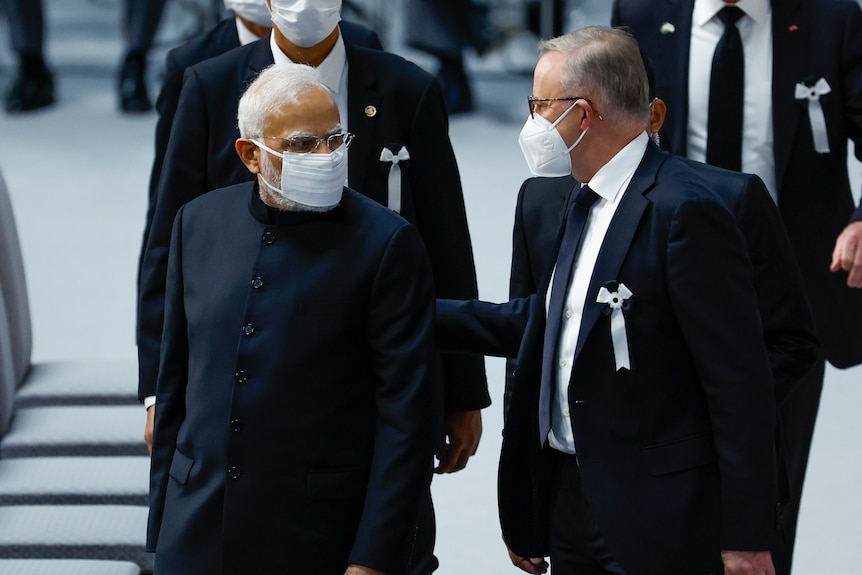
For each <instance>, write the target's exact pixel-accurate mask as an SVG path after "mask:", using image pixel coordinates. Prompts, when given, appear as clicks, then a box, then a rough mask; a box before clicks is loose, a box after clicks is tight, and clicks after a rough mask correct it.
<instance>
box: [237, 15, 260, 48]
mask: <svg viewBox="0 0 862 575" xmlns="http://www.w3.org/2000/svg"><path fill="white" fill-rule="evenodd" d="M234 21H235V22H236V35H237V37H238V38H239V45H240V46H245V45H246V44H251V43H252V42H257V41H258V40H260V37H259V36H258V35H257V34H255V33H254V32H252V31H251V30H249V29H248V27H246V25H245V24H243V23H242V20H240V19H239V17H236V18H234Z"/></svg>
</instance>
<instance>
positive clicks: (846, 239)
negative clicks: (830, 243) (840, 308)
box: [829, 221, 862, 288]
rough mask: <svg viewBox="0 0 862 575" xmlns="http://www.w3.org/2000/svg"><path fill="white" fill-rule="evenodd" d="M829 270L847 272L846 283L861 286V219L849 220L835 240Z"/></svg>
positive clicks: (855, 286)
mask: <svg viewBox="0 0 862 575" xmlns="http://www.w3.org/2000/svg"><path fill="white" fill-rule="evenodd" d="M829 270H830V271H833V272H837V271H838V270H844V271H846V272H847V285H848V286H850V287H854V288H862V221H860V222H851V223H850V224H848V225H847V227H846V228H844V231H843V232H841V235H840V236H838V239H837V240H835V249H833V250H832V265H830V266H829Z"/></svg>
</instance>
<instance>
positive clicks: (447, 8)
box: [405, 0, 478, 114]
mask: <svg viewBox="0 0 862 575" xmlns="http://www.w3.org/2000/svg"><path fill="white" fill-rule="evenodd" d="M405 14H406V18H407V20H406V25H405V38H406V39H407V45H408V46H410V47H411V48H415V49H417V50H421V51H423V52H426V53H428V54H431V55H432V56H434V57H435V58H436V59H437V61H438V62H439V69H438V70H437V79H438V80H439V81H440V86H441V87H442V88H443V97H444V98H445V100H446V109H447V110H448V112H449V114H458V113H461V112H469V111H471V110H472V109H473V94H472V92H471V90H470V81H469V78H468V77H467V72H466V70H465V69H464V49H465V48H467V47H472V46H473V45H474V38H473V34H474V28H475V26H474V19H475V18H476V16H477V14H478V13H477V7H476V6H475V5H474V3H473V2H463V1H461V0H407V2H406V4H405Z"/></svg>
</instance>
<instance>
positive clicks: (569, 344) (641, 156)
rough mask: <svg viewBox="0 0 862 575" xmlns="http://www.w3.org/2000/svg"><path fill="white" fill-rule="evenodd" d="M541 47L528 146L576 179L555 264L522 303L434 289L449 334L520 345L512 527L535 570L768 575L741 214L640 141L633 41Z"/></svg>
mask: <svg viewBox="0 0 862 575" xmlns="http://www.w3.org/2000/svg"><path fill="white" fill-rule="evenodd" d="M541 52H542V55H541V57H540V59H539V63H538V64H537V66H536V70H535V74H534V80H533V96H531V100H530V109H531V114H532V115H534V116H536V117H539V116H541V117H540V118H539V119H536V118H530V119H528V121H527V124H526V125H525V127H524V130H523V131H522V132H521V137H520V141H521V145H522V149H523V150H524V155H525V157H526V159H527V162H528V164H529V165H530V166H531V170H533V172H534V173H538V174H540V175H544V176H560V175H563V174H562V173H561V172H564V171H565V170H568V171H569V172H570V173H571V175H572V176H573V177H574V178H575V179H576V180H577V181H580V182H586V185H585V186H584V187H582V188H581V189H580V190H578V194H577V197H576V198H575V200H574V201H573V202H572V204H571V205H570V207H569V210H568V214H567V217H566V223H565V230H564V233H563V234H562V235H561V237H560V239H559V240H558V242H557V245H555V247H554V249H553V251H552V253H553V255H552V256H551V257H552V259H554V260H555V262H556V263H555V266H553V268H548V270H547V271H546V273H545V275H544V277H543V279H542V281H541V283H540V286H539V289H538V290H537V293H536V294H535V295H534V296H531V297H530V298H528V299H526V300H523V299H521V300H513V301H510V302H508V303H507V304H502V305H495V304H488V303H484V302H477V301H472V302H452V301H445V300H438V319H437V341H438V342H439V343H441V344H445V345H446V347H447V349H457V348H460V349H461V350H462V351H464V352H479V353H486V354H493V355H501V356H508V357H513V356H515V355H517V357H518V370H517V372H516V374H515V377H514V379H513V389H512V401H511V405H510V409H509V413H508V416H507V419H506V425H505V431H504V438H503V450H502V453H501V457H500V474H499V478H500V484H499V497H500V517H501V522H502V528H503V536H504V538H505V540H506V542H507V544H508V545H509V547H510V548H511V551H512V552H513V553H514V554H515V555H516V556H517V557H516V558H517V559H519V560H518V561H517V564H518V566H519V567H521V568H522V569H523V570H525V571H528V572H531V573H539V572H543V571H544V569H545V568H546V565H545V564H544V562H543V561H541V559H540V558H542V557H544V556H546V555H548V554H550V557H551V568H552V571H553V573H554V574H555V575H560V574H568V573H578V574H585V573H589V574H592V573H595V574H607V573H613V574H620V573H625V574H626V575H646V574H654V573H663V574H668V575H683V574H685V575H690V574H691V573H711V572H722V571H723V572H726V573H734V574H739V573H745V574H754V573H758V574H762V573H768V574H771V573H772V564H771V561H770V555H769V551H768V549H769V548H770V546H771V544H772V538H773V537H774V530H775V525H774V522H775V515H774V513H775V505H776V502H777V493H776V487H775V463H774V457H775V455H774V446H773V430H774V409H775V408H774V400H773V398H772V386H771V381H770V373H769V361H768V357H767V353H766V349H765V347H764V344H763V335H762V331H761V327H760V319H759V316H758V310H757V301H756V296H755V290H754V287H753V285H752V269H751V263H750V261H749V259H748V255H747V250H746V247H745V242H744V240H743V238H742V236H741V234H740V232H739V229H738V224H737V223H736V222H735V221H734V219H733V217H732V216H731V214H730V213H729V212H728V211H727V208H726V207H725V206H724V205H723V204H722V203H721V202H720V200H719V199H718V198H717V197H716V196H715V195H714V194H713V193H712V192H711V191H709V182H708V181H706V180H704V179H702V178H701V177H700V176H699V175H698V174H697V173H695V172H694V171H693V170H692V169H691V167H690V166H689V165H688V164H687V163H685V162H684V161H683V160H681V159H678V158H675V157H673V156H670V155H668V154H666V153H665V152H662V151H660V150H659V149H658V148H657V147H655V146H654V145H653V144H652V143H650V141H649V138H648V136H647V134H646V133H645V132H644V126H645V125H646V122H647V115H648V99H647V80H646V75H645V71H644V67H643V64H642V62H641V56H640V53H639V51H638V47H637V43H636V42H635V41H634V39H633V38H632V37H631V36H629V35H628V34H627V33H625V32H623V31H620V30H612V29H609V28H605V27H589V28H585V29H582V30H579V31H576V32H573V33H571V34H568V35H566V36H563V37H560V38H556V39H553V40H551V41H548V42H546V43H543V44H542V45H541ZM590 196H593V197H592V198H591V199H590V200H589V201H588V198H590ZM591 203H592V206H590V204H591ZM546 310H547V311H546ZM546 316H547V321H546V319H545V318H546ZM620 320H623V321H622V324H621V323H620ZM522 557H523V558H531V559H524V560H520V558H522Z"/></svg>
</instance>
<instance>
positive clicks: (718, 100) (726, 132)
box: [706, 6, 745, 172]
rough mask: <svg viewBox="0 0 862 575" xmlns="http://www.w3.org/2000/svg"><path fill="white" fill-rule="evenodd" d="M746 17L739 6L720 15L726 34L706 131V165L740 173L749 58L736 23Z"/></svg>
mask: <svg viewBox="0 0 862 575" xmlns="http://www.w3.org/2000/svg"><path fill="white" fill-rule="evenodd" d="M744 14H745V13H744V12H743V11H742V10H741V9H739V8H737V7H736V6H725V7H724V8H722V9H721V10H720V11H719V13H718V17H719V18H720V19H721V21H722V22H724V34H722V36H721V39H720V40H719V41H718V45H716V47H715V54H714V55H713V57H712V75H711V76H710V80H709V111H708V114H709V116H708V119H707V128H706V130H707V132H706V163H707V164H712V165H713V166H718V167H720V168H726V169H728V170H734V171H736V172H738V171H740V170H742V111H743V90H744V88H745V55H744V54H743V51H742V38H741V37H740V35H739V29H738V28H737V27H736V21H737V20H739V19H740V18H742V16H743V15H744Z"/></svg>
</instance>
